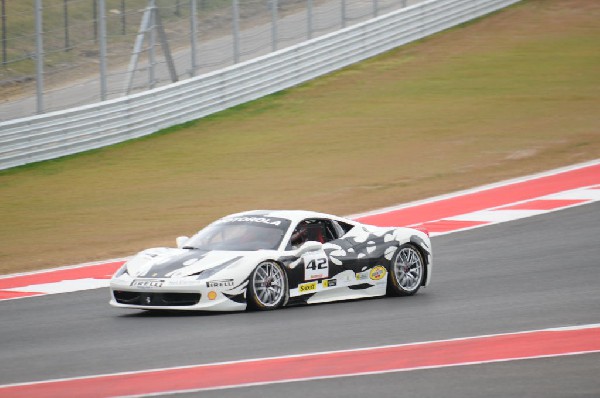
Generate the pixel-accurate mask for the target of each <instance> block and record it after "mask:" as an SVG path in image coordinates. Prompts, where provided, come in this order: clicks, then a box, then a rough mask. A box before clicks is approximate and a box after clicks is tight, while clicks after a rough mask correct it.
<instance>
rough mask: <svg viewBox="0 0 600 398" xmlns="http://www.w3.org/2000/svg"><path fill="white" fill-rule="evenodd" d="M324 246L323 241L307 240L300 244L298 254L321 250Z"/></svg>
mask: <svg viewBox="0 0 600 398" xmlns="http://www.w3.org/2000/svg"><path fill="white" fill-rule="evenodd" d="M322 248H323V244H322V243H321V242H317V241H314V240H309V241H306V242H304V243H303V244H302V246H300V248H299V249H298V255H301V254H304V253H307V252H315V251H318V250H321V249H322Z"/></svg>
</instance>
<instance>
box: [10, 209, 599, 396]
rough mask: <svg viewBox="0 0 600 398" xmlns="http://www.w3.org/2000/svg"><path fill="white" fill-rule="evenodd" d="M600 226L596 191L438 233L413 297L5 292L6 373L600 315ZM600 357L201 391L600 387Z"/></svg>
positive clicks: (172, 360)
mask: <svg viewBox="0 0 600 398" xmlns="http://www.w3.org/2000/svg"><path fill="white" fill-rule="evenodd" d="M599 229H600V203H595V204H590V205H585V206H580V207H576V208H572V209H568V210H563V211H559V212H555V213H551V214H547V215H543V216H536V217H532V218H528V219H522V220H518V221H514V222H510V223H505V224H499V225H495V226H490V227H486V228H481V229H476V230H471V231H465V232H460V233H455V234H451V235H446V236H441V237H436V238H434V239H433V244H434V256H435V273H434V279H433V283H432V285H431V286H430V287H428V288H427V289H424V290H422V291H421V292H419V294H418V295H416V296H414V297H409V298H383V299H372V300H362V301H353V302H346V303H334V304H324V305H318V306H304V307H294V308H287V309H283V310H280V311H275V312H269V313H235V314H188V315H172V314H171V315H148V314H146V313H144V312H137V311H123V310H118V309H114V308H111V307H109V306H108V304H107V301H108V292H107V290H106V289H99V290H94V291H87V292H78V293H68V294H60V295H54V296H47V297H43V298H28V299H22V300H14V301H5V302H1V303H0V319H1V322H0V384H7V383H17V382H26V381H35V380H45V379H51V378H63V377H74V376H84V375H93V374H102V373H114V372H121V371H133V370H142V369H150V368H161V367H170V366H178V365H187V364H200V363H210V362H215V361H227V360H237V359H247V358H261V357H269V356H276V355H288V354H300V353H308V352H316V351H328V350H338V349H350V348H357V347H370V346H379V345H386V344H401V343H409V342H417V341H429V340H438V339H448V338H455V337H467V336H477V335H482V334H494V333H505V332H516V331H523V330H533V329H542V328H549V327H559V326H570V325H581V324H590V323H600V294H599V293H600V233H599ZM598 359H600V357H599V355H598V354H586V355H580V356H573V357H564V358H550V359H534V360H525V361H515V362H507V363H498V364H487V365H472V366H465V367H456V368H444V369H435V370H419V371H413V372H404V373H393V374H387V375H377V376H368V377H367V376H361V377H351V378H340V379H333V380H322V381H307V382H298V383H288V384H280V385H271V386H264V387H251V388H244V389H236V390H227V391H215V392H204V393H203V394H202V396H213V395H214V396H281V395H283V394H284V393H285V394H286V395H287V396H288V397H294V396H302V397H305V396H306V395H307V394H308V393H310V395H311V396H328V397H329V396H332V397H333V396H364V395H366V394H367V393H369V394H371V391H375V395H376V396H392V395H404V396H414V395H417V393H418V394H419V396H436V397H439V396H444V397H447V396H457V397H458V396H461V397H462V396H464V397H469V396H482V395H485V396H492V397H496V396H497V397H504V396H588V395H592V396H598V395H600V379H599V378H598V377H597V376H598V374H600V372H598V370H599V369H598V368H599V365H598V364H599V362H600V361H598ZM371 388H373V390H371ZM344 392H345V394H344ZM363 393H364V394H363ZM300 394H301V395H300Z"/></svg>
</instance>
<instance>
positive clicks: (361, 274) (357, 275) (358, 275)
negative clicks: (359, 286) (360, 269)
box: [356, 273, 369, 281]
mask: <svg viewBox="0 0 600 398" xmlns="http://www.w3.org/2000/svg"><path fill="white" fill-rule="evenodd" d="M365 279H369V275H367V274H363V273H359V274H356V280H357V281H362V280H365Z"/></svg>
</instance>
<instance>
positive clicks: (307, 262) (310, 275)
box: [303, 252, 329, 281]
mask: <svg viewBox="0 0 600 398" xmlns="http://www.w3.org/2000/svg"><path fill="white" fill-rule="evenodd" d="M303 258H304V280H305V281H310V280H313V279H324V278H327V277H329V261H327V257H326V256H325V254H324V253H323V252H320V253H319V252H316V253H307V254H305V255H304V256H303Z"/></svg>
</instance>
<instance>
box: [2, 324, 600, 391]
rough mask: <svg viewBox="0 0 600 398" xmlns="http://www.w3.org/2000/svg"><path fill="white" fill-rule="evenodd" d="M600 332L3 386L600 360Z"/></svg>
mask: <svg viewBox="0 0 600 398" xmlns="http://www.w3.org/2000/svg"><path fill="white" fill-rule="evenodd" d="M599 351H600V327H590V328H584V329H563V330H543V331H536V332H523V333H515V334H505V335H495V336H483V337H474V338H466V339H459V340H447V341H437V342H429V343H416V344H407V345H400V346H388V347H379V348H371V349H363V350H353V351H340V352H331V353H317V354H308V355H301V356H290V357H276V358H267V359H257V360H248V361H240V362H231V363H221V364H208V365H198V366H190V367H184V368H172V369H164V370H154V371H143V372H136V373H128V374H114V375H102V376H96V377H89V378H81V379H70V380H69V379H67V380H57V381H50V382H42V383H37V384H25V385H12V386H11V385H9V386H4V387H2V386H0V395H2V396H3V397H29V398H30V397H65V398H66V397H78V396H80V395H81V392H82V391H85V395H86V396H87V397H109V396H127V395H138V394H139V395H142V394H152V393H155V394H156V393H165V392H169V391H170V392H173V391H184V390H202V389H215V388H227V387H234V386H241V385H248V384H269V383H276V382H282V381H293V380H307V379H317V378H323V377H343V376H350V375H359V374H369V373H384V372H394V371H406V370H414V369H419V368H427V367H441V366H457V365H467V364H473V363H486V362H495V361H503V360H514V359H525V358H536V357H546V356H558V355H568V354H573V353H584V352H599Z"/></svg>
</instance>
